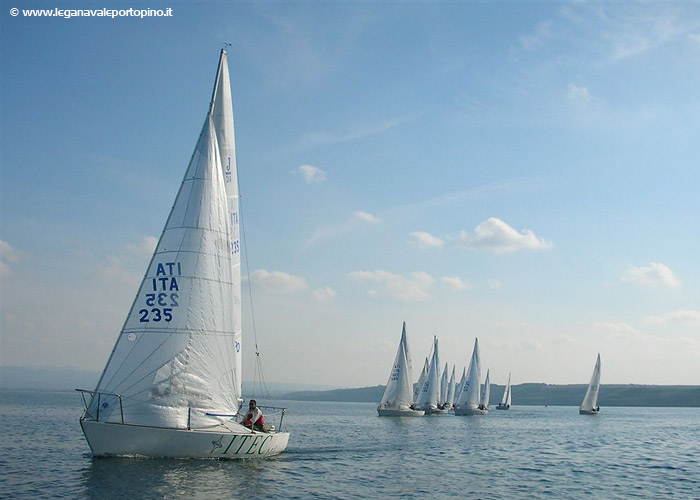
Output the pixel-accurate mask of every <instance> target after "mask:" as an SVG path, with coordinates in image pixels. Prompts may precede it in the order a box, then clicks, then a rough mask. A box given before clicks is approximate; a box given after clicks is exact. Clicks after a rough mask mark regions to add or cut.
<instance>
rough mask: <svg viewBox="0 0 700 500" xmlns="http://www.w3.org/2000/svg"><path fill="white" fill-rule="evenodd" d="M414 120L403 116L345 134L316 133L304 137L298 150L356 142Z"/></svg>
mask: <svg viewBox="0 0 700 500" xmlns="http://www.w3.org/2000/svg"><path fill="white" fill-rule="evenodd" d="M414 119H415V117H414V116H402V117H397V118H389V119H387V120H385V121H383V122H379V123H373V124H369V125H361V126H357V127H355V128H354V129H349V130H345V131H343V132H314V133H311V134H306V135H305V136H304V137H302V139H301V141H300V143H299V146H298V149H302V150H304V149H309V148H315V147H319V146H325V145H328V144H339V143H343V142H349V141H355V140H358V139H362V138H364V137H369V136H374V135H378V134H382V133H384V132H386V131H387V130H391V129H392V128H394V127H397V126H399V125H402V124H404V123H406V122H409V121H412V120H414Z"/></svg>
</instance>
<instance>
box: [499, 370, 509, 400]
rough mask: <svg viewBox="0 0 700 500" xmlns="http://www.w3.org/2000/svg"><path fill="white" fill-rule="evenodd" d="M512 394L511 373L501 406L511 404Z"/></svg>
mask: <svg viewBox="0 0 700 500" xmlns="http://www.w3.org/2000/svg"><path fill="white" fill-rule="evenodd" d="M510 402H511V395H510V373H509V374H508V383H507V384H506V388H505V389H504V390H503V397H502V398H501V406H510Z"/></svg>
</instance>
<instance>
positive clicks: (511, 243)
mask: <svg viewBox="0 0 700 500" xmlns="http://www.w3.org/2000/svg"><path fill="white" fill-rule="evenodd" d="M455 241H456V242H457V244H458V245H459V246H461V247H463V248H467V249H470V250H486V251H491V252H496V253H507V252H515V251H517V250H541V249H546V248H551V247H552V243H551V242H549V241H547V240H544V239H542V238H539V237H537V236H536V235H535V233H533V232H532V231H531V230H529V229H523V230H522V231H517V230H515V229H513V228H512V227H510V226H509V225H508V224H506V223H505V222H503V221H502V220H501V219H497V218H496V217H490V218H489V219H487V220H485V221H484V222H482V223H481V224H479V225H478V226H476V229H475V230H474V235H471V234H469V233H467V232H466V231H462V232H461V233H460V234H459V236H458V237H457V238H455Z"/></svg>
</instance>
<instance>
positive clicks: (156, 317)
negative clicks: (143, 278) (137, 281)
mask: <svg viewBox="0 0 700 500" xmlns="http://www.w3.org/2000/svg"><path fill="white" fill-rule="evenodd" d="M179 276H182V265H181V264H180V262H159V263H158V265H157V267H156V277H155V278H151V288H152V290H151V292H152V293H146V295H145V297H144V305H145V306H146V307H145V308H143V309H140V310H139V321H140V322H141V323H150V322H153V323H159V322H161V321H165V322H166V323H169V322H170V321H172V320H173V314H174V313H173V311H174V310H175V308H176V307H179V306H180V304H179V302H178V299H179V296H178V292H179V291H180V285H179V284H178V281H177V280H178V277H179Z"/></svg>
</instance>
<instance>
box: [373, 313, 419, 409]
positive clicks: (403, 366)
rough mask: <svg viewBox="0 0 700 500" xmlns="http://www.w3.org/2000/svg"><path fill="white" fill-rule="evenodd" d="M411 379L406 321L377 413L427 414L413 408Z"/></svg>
mask: <svg viewBox="0 0 700 500" xmlns="http://www.w3.org/2000/svg"><path fill="white" fill-rule="evenodd" d="M411 380H412V376H411V358H410V354H409V350H408V340H407V339H406V323H405V322H404V324H403V329H402V331H401V340H400V341H399V349H398V351H397V352H396V359H395V360H394V366H393V367H392V368H391V373H390V374H389V381H388V382H387V384H386V389H384V395H383V396H382V400H381V402H380V403H379V406H378V407H377V413H378V414H379V416H380V417H422V416H423V415H425V412H424V411H422V410H414V409H413V408H412V406H413V387H412V383H411Z"/></svg>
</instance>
